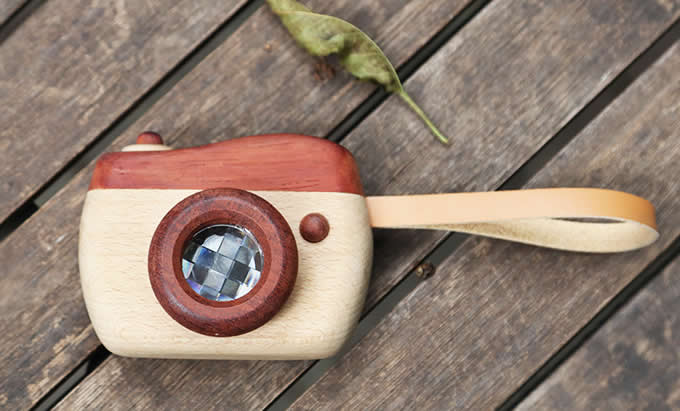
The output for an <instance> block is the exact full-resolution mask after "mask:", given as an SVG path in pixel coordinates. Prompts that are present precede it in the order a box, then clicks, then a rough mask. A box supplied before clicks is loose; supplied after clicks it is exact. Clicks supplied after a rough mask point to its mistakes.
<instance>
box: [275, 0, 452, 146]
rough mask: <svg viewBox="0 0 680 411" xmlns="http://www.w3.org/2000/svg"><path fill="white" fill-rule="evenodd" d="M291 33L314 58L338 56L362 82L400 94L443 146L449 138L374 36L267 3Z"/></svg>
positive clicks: (292, 5) (285, 4)
mask: <svg viewBox="0 0 680 411" xmlns="http://www.w3.org/2000/svg"><path fill="white" fill-rule="evenodd" d="M267 3H268V4H269V7H271V9H272V11H274V13H276V14H277V15H278V16H279V17H280V18H281V22H283V25H284V26H286V29H288V32H289V33H290V34H291V35H292V36H293V38H295V40H296V41H297V42H298V44H300V45H301V46H302V47H303V48H304V49H305V50H307V51H308V52H309V53H310V54H312V55H314V56H328V55H330V54H337V55H338V57H339V59H340V63H341V64H342V65H343V67H345V69H347V71H349V72H350V73H352V75H354V76H355V77H357V78H359V79H361V80H369V81H375V82H376V83H378V84H380V85H382V86H383V87H385V89H386V90H387V91H389V92H393V93H397V94H398V95H399V97H401V98H402V99H403V100H404V101H405V102H406V103H407V104H408V105H409V107H411V108H412V109H413V111H415V112H416V114H418V116H420V118H421V119H422V120H423V121H424V122H425V124H427V126H428V127H429V128H430V130H431V131H432V133H433V134H434V135H435V136H436V137H437V138H438V139H439V140H440V141H442V142H443V143H448V139H447V138H446V137H445V136H444V135H443V134H442V133H441V132H440V131H439V130H438V129H437V127H435V125H434V124H432V122H431V121H430V119H429V118H427V116H426V115H425V113H424V112H423V110H421V109H420V107H418V105H417V104H416V103H415V102H414V101H413V100H412V99H411V97H410V96H409V95H408V94H407V93H406V91H405V90H404V87H402V85H401V81H399V76H398V75H397V72H396V71H395V70H394V67H393V66H392V64H391V63H390V61H389V60H388V59H387V57H386V56H385V54H384V53H383V52H382V50H380V47H378V45H377V44H375V42H374V41H373V40H371V38H370V37H368V36H367V35H366V34H364V33H363V32H362V31H361V30H359V29H358V28H356V27H355V26H353V25H352V24H350V23H348V22H346V21H344V20H341V19H339V18H337V17H333V16H327V15H325V14H317V13H313V12H312V11H311V10H310V9H308V8H307V7H305V6H303V5H302V4H300V3H298V2H297V1H294V0H267Z"/></svg>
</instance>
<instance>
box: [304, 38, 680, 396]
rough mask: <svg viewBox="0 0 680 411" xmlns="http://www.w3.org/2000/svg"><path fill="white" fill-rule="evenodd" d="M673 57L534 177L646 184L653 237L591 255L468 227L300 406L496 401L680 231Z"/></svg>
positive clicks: (627, 186)
mask: <svg viewBox="0 0 680 411" xmlns="http://www.w3.org/2000/svg"><path fill="white" fill-rule="evenodd" d="M678 64H680V44H676V45H675V46H674V47H673V48H672V49H670V50H669V51H667V52H666V53H665V54H664V56H663V57H662V59H661V60H660V61H657V63H656V64H655V65H654V66H652V67H651V68H650V69H649V70H648V71H647V72H646V73H645V74H644V76H643V77H641V78H639V79H638V80H636V82H635V83H633V85H632V86H631V88H630V89H628V90H627V91H626V92H625V93H624V94H622V95H621V96H620V97H619V98H618V99H617V100H616V101H615V102H614V103H612V104H611V105H610V106H609V107H608V108H607V109H606V111H605V112H603V113H602V114H601V115H600V117H598V118H597V119H596V120H595V121H594V122H593V123H591V124H590V125H589V126H588V127H587V128H586V129H585V130H584V131H583V132H582V133H581V134H579V135H578V136H577V137H576V138H575V139H574V140H573V141H572V142H571V143H570V144H568V145H567V146H566V147H565V148H564V149H563V150H562V151H561V152H560V153H558V155H557V156H556V157H555V158H554V159H553V160H551V162H549V163H548V164H547V165H546V167H545V168H544V169H543V170H541V171H540V172H539V173H538V174H537V176H535V177H534V178H533V179H532V180H531V181H530V183H529V184H528V185H527V187H550V186H567V187H569V186H595V187H607V188H613V189H619V190H626V191H631V192H633V193H636V194H639V195H642V196H645V197H646V198H649V199H650V200H651V201H652V202H653V203H654V204H655V205H656V206H657V211H658V221H659V226H660V227H661V233H662V234H661V238H660V239H659V241H658V242H657V243H656V244H654V245H653V246H651V247H649V248H646V249H643V250H641V251H638V252H632V253H626V254H613V255H588V254H575V253H565V252H558V251H550V250H542V249H537V248H532V247H528V246H522V245H517V244H512V243H507V242H501V241H493V240H486V239H480V238H470V239H467V240H466V241H465V242H464V243H463V245H462V246H461V247H460V248H458V249H457V250H456V251H455V252H454V253H453V254H452V255H451V256H450V257H449V258H447V259H446V260H445V261H444V262H443V263H442V264H441V265H440V266H439V267H438V271H437V274H436V275H435V276H434V277H433V278H431V279H429V280H428V281H425V282H423V283H421V284H420V285H419V286H418V287H417V288H416V290H415V291H414V292H413V293H411V294H410V295H409V296H408V297H406V298H405V299H404V300H402V301H401V302H400V303H399V305H397V307H396V308H395V309H394V310H393V311H392V312H391V313H390V314H389V315H388V316H387V317H386V318H384V319H383V320H382V321H381V322H380V323H379V324H378V326H377V327H376V328H375V329H374V330H372V331H371V332H369V333H368V334H367V335H366V336H365V337H364V338H363V339H362V341H361V342H360V343H359V344H357V345H356V346H355V347H354V348H353V349H352V350H351V351H350V352H349V353H348V354H347V355H346V356H344V357H343V358H342V359H341V360H340V361H339V362H338V363H337V364H336V365H334V367H333V368H331V369H330V370H329V371H328V372H327V374H326V375H325V376H324V377H322V378H321V379H320V380H319V382H318V383H317V384H316V385H315V386H313V387H312V388H311V389H310V390H309V391H307V392H306V393H305V394H304V395H303V396H302V397H301V398H299V400H298V402H297V403H296V404H295V406H296V407H298V408H307V409H317V408H321V407H322V406H323V407H324V408H326V407H327V408H329V409H335V408H348V409H351V408H353V407H356V406H358V405H361V407H362V408H381V409H382V408H394V409H399V408H403V407H405V406H407V405H409V406H413V405H414V404H417V405H418V407H419V408H425V409H451V408H464V409H490V408H492V407H496V406H498V405H499V404H500V403H501V402H502V401H503V400H504V399H505V398H506V397H507V396H508V395H509V394H511V393H512V392H513V391H514V390H516V389H517V388H518V386H519V385H520V384H521V383H522V382H523V381H524V380H525V379H526V378H528V376H530V375H531V374H533V373H534V372H535V371H536V370H537V369H538V367H540V365H541V364H542V363H544V362H545V361H546V360H547V359H548V358H549V357H550V356H551V355H552V354H554V353H555V351H556V350H557V349H559V347H561V346H562V345H563V344H564V343H565V342H566V341H567V340H568V339H569V338H570V337H571V336H572V335H573V334H574V333H575V332H577V331H578V330H579V329H580V328H581V327H582V326H583V325H584V324H585V323H586V322H587V321H588V320H589V319H590V318H592V316H593V315H594V314H595V313H596V312H597V311H598V310H599V309H601V308H602V306H603V305H604V304H606V303H607V301H608V300H609V299H610V298H611V297H612V296H614V295H615V294H616V293H617V292H619V291H620V290H621V289H622V288H623V287H624V286H625V285H626V284H627V283H628V282H629V281H630V280H631V279H632V278H634V277H635V275H636V274H638V273H639V272H640V270H642V269H643V268H644V267H645V266H646V265H647V264H648V263H649V262H650V261H651V260H652V259H653V258H655V257H656V256H657V255H658V254H659V253H660V252H661V251H662V250H663V249H664V248H665V247H667V246H668V245H669V244H670V243H671V242H672V241H673V239H675V238H676V237H677V236H678V235H679V234H680V212H679V211H680V199H679V198H678V196H677V195H676V193H677V192H678V189H680V182H679V181H678V180H677V178H675V177H676V176H677V175H678V174H679V173H680V164H678V162H677V159H678V157H679V156H680V128H679V127H678V118H679V115H680V72H678V70H677V67H678ZM367 359H370V363H368V364H367ZM594 367H596V365H594ZM568 408H569V407H568ZM577 408H578V407H577Z"/></svg>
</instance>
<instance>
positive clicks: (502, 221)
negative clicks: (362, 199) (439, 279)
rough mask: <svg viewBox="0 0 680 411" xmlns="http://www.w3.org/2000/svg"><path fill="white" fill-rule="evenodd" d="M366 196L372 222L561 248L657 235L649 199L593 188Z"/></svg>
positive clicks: (629, 243)
mask: <svg viewBox="0 0 680 411" xmlns="http://www.w3.org/2000/svg"><path fill="white" fill-rule="evenodd" d="M366 202H367V204H368V211H369V215H370V219H371V225H372V226H373V227H382V228H426V229H436V230H451V231H460V232H464V233H470V234H478V235H484V236H487V237H494V238H500V239H505V240H511V241H517V242H521V243H526V244H533V245H538V246H543V247H550V248H557V249H561V250H571V251H584V252H599V253H605V252H619V251H628V250H634V249H637V248H641V247H645V246H647V245H649V244H651V243H653V242H654V241H655V240H656V239H657V237H658V236H659V233H658V232H657V231H656V219H655V216H654V206H653V205H652V204H651V203H650V202H649V201H647V200H645V199H644V198H640V197H638V196H635V195H632V194H628V193H623V192H620V191H612V190H603V189H595V188H550V189H534V190H515V191H494V192H483V193H455V194H427V195H410V196H379V197H367V198H366ZM576 219H578V220H576ZM588 220H590V221H588Z"/></svg>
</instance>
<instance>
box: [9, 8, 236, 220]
mask: <svg viewBox="0 0 680 411" xmlns="http://www.w3.org/2000/svg"><path fill="white" fill-rule="evenodd" d="M243 3H245V0H230V1H227V2H219V3H216V2H214V1H208V0H201V1H190V0H182V1H179V2H178V1H170V0H149V1H145V2H139V1H132V0H126V1H120V2H115V3H111V2H110V1H101V0H100V1H94V2H93V1H86V0H78V1H70V0H54V1H48V2H47V3H45V4H44V5H42V6H41V7H39V8H38V9H37V10H35V11H34V13H33V14H32V15H31V16H29V17H28V19H27V20H26V21H25V22H23V24H22V25H21V26H19V27H18V28H17V30H16V31H15V32H14V33H12V35H11V36H10V37H9V38H8V39H7V40H6V41H4V42H3V44H2V47H0V100H1V101H3V109H2V110H0V160H1V161H0V221H2V220H4V219H5V218H6V217H7V216H8V215H9V214H10V213H11V212H12V211H14V210H15V209H16V208H17V207H18V206H19V205H20V204H22V203H23V202H24V201H26V199H27V198H29V197H30V196H31V195H32V194H34V193H35V192H36V190H38V189H39V188H40V187H41V186H42V185H43V184H45V183H46V182H47V181H48V180H49V179H50V178H51V177H52V176H54V174H55V173H56V172H58V170H60V169H61V168H62V167H64V165H66V164H67V163H68V161H69V160H71V159H72V158H73V157H74V156H75V155H77V154H78V153H79V152H80V151H82V150H83V148H84V147H86V146H87V144H88V143H90V142H91V141H92V140H93V139H94V138H95V137H97V135H99V134H100V133H101V132H102V131H103V130H104V129H106V127H107V126H109V125H110V124H111V122H112V121H114V120H115V119H116V118H117V117H118V116H120V115H121V114H122V113H123V112H124V111H125V110H126V109H128V108H129V107H130V106H131V105H132V103H133V102H134V101H135V100H137V99H138V98H139V97H141V96H142V95H143V93H144V92H145V91H147V90H148V89H149V88H151V86H153V85H154V83H156V82H157V81H158V80H160V79H161V78H162V77H163V75H164V74H166V73H167V72H168V71H169V70H170V69H171V68H172V67H173V66H175V65H176V64H177V63H178V62H179V61H180V60H181V59H182V58H184V57H185V56H186V55H187V54H188V53H189V52H191V50H192V49H194V47H196V45H198V44H199V43H200V42H201V41H202V40H204V39H205V38H206V37H207V36H208V35H209V34H210V33H211V32H213V31H214V30H215V29H216V28H217V26H218V25H219V24H220V23H222V22H223V21H224V20H225V19H226V18H227V17H229V16H230V15H231V14H232V13H234V12H235V11H236V10H237V9H238V7H239V6H241V5H242V4H243Z"/></svg>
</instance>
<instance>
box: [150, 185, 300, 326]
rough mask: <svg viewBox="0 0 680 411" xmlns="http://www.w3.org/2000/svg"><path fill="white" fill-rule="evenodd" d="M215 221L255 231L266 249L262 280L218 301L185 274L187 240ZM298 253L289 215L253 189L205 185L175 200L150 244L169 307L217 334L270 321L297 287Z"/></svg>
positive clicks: (185, 321) (161, 298)
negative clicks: (197, 289) (196, 289)
mask: <svg viewBox="0 0 680 411" xmlns="http://www.w3.org/2000/svg"><path fill="white" fill-rule="evenodd" d="M214 224H235V225H239V226H241V227H244V228H247V229H248V230H250V232H251V233H252V234H253V235H254V236H255V238H256V239H257V241H258V243H259V244H260V247H261V248H262V252H263V257H264V258H263V260H264V261H263V267H262V274H261V276H260V280H259V281H258V283H257V284H256V285H255V287H254V288H253V289H252V290H251V291H250V292H248V293H247V294H246V295H244V296H242V297H240V298H237V299H236V300H232V301H213V300H209V299H207V298H204V297H202V296H200V295H199V294H197V293H196V292H194V290H192V289H191V287H190V286H189V284H188V283H187V282H186V281H185V279H184V275H183V273H182V265H181V256H182V252H183V249H184V245H185V244H186V243H187V241H188V240H189V239H190V238H191V236H193V235H194V234H195V233H196V232H198V231H199V230H201V229H202V228H205V227H207V226H210V225H214ZM297 267H298V253H297V245H296V244H295V237H294V236H293V232H292V231H291V229H290V227H289V225H288V223H287V222H286V220H285V219H284V217H283V216H282V215H281V213H279V212H278V211H277V210H276V209H275V208H274V207H273V206H272V205H271V204H269V203H268V202H267V201H266V200H264V199H263V198H261V197H258V196H256V195H255V194H252V193H249V192H247V191H243V190H238V189H229V188H216V189H210V190H204V191H201V192H198V193H196V194H193V195H191V196H189V197H187V198H185V199H184V200H182V201H180V202H179V203H177V205H175V206H174V207H173V208H172V209H171V210H170V211H169V212H168V213H167V214H166V215H165V217H163V219H162V220H161V222H160V224H159V225H158V227H157V228H156V232H155V233H154V235H153V238H152V240H151V246H150V248H149V279H150V281H151V288H152V289H153V292H154V294H155V295H156V299H158V302H159V303H160V304H161V306H162V307H163V309H165V311H166V312H167V313H168V314H169V315H170V316H171V317H172V318H174V319H175V320H176V321H177V322H178V323H180V324H181V325H183V326H184V327H186V328H188V329H190V330H193V331H196V332H198V333H201V334H205V335H211V336H221V337H226V336H233V335H239V334H243V333H246V332H248V331H252V330H254V329H255V328H257V327H260V326H261V325H263V324H264V323H266V322H267V321H269V320H270V319H271V318H272V317H273V316H274V315H275V314H276V313H277V312H278V311H279V310H280V309H281V307H282V306H283V304H284V303H285V302H286V299H288V296H289V295H290V293H291V292H292V290H293V285H294V284H295V278H296V276H297Z"/></svg>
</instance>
